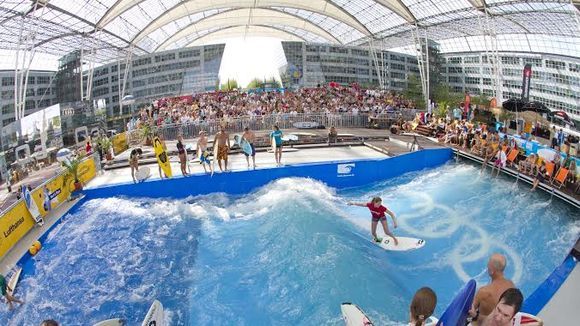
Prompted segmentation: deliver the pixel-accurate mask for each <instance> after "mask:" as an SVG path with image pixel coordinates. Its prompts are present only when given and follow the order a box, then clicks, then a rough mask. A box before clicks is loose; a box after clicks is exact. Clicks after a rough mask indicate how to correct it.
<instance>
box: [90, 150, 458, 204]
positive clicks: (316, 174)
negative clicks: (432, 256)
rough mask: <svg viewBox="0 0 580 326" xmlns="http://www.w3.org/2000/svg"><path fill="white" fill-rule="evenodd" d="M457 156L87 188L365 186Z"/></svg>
mask: <svg viewBox="0 0 580 326" xmlns="http://www.w3.org/2000/svg"><path fill="white" fill-rule="evenodd" d="M452 156H453V151H452V150H451V149H450V148H440V149H427V150H422V151H416V152H411V153H408V154H405V155H399V156H395V157H390V158H385V159H375V160H368V159H365V160H352V161H340V162H330V163H308V164H297V165H288V166H285V167H284V168H268V169H258V170H251V171H234V172H229V173H217V174H214V175H213V176H210V175H208V174H198V175H191V176H188V177H177V178H171V179H163V180H151V181H146V182H142V183H137V184H133V183H127V184H120V185H112V186H104V187H99V188H95V189H86V190H85V194H86V196H87V199H94V198H109V197H113V196H131V197H152V198H185V197H188V196H196V195H202V194H208V193H213V192H223V193H227V194H233V195H239V194H245V193H248V192H250V191H252V190H253V189H256V188H257V187H260V186H263V185H265V184H267V183H268V182H271V181H273V180H276V179H278V178H288V177H305V178H313V179H316V180H320V181H322V182H324V183H326V184H327V185H329V186H331V187H336V188H345V187H355V186H363V185H365V184H369V183H371V182H375V181H377V180H384V179H388V178H393V177H396V176H399V175H401V174H403V173H407V172H411V171H417V170H421V169H425V168H432V167H436V166H439V165H441V164H444V163H445V162H447V161H448V160H450V159H451V158H452Z"/></svg>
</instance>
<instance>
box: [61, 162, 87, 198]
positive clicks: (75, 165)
mask: <svg viewBox="0 0 580 326" xmlns="http://www.w3.org/2000/svg"><path fill="white" fill-rule="evenodd" d="M81 162H82V158H80V157H71V158H69V159H68V160H66V161H63V162H62V164H63V165H64V167H65V168H66V171H67V174H66V175H65V177H64V184H65V185H67V184H68V180H69V178H71V177H72V178H73V180H74V186H75V191H79V190H82V189H83V184H82V183H81V182H80V181H79V166H80V164H81Z"/></svg>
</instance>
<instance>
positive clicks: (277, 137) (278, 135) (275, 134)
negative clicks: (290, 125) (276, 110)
mask: <svg viewBox="0 0 580 326" xmlns="http://www.w3.org/2000/svg"><path fill="white" fill-rule="evenodd" d="M270 139H273V140H274V141H275V142H276V151H275V152H274V158H275V159H276V166H280V165H282V131H281V130H280V128H278V126H274V130H273V131H272V132H271V133H270Z"/></svg>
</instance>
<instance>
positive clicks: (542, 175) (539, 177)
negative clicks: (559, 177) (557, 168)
mask: <svg viewBox="0 0 580 326" xmlns="http://www.w3.org/2000/svg"><path fill="white" fill-rule="evenodd" d="M549 178H550V177H549V176H548V171H547V170H546V162H544V161H542V165H541V166H540V167H539V168H538V172H537V173H536V178H535V179H534V183H533V184H532V189H530V190H531V191H534V190H536V187H537V186H538V185H539V184H540V182H544V180H545V179H549Z"/></svg>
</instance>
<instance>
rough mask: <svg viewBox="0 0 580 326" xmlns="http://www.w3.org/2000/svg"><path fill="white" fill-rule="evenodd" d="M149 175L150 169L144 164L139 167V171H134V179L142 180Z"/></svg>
mask: <svg viewBox="0 0 580 326" xmlns="http://www.w3.org/2000/svg"><path fill="white" fill-rule="evenodd" d="M150 175H151V170H150V169H149V168H148V167H146V166H142V167H139V171H136V172H135V179H137V181H143V180H145V179H147V178H149V176H150Z"/></svg>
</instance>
